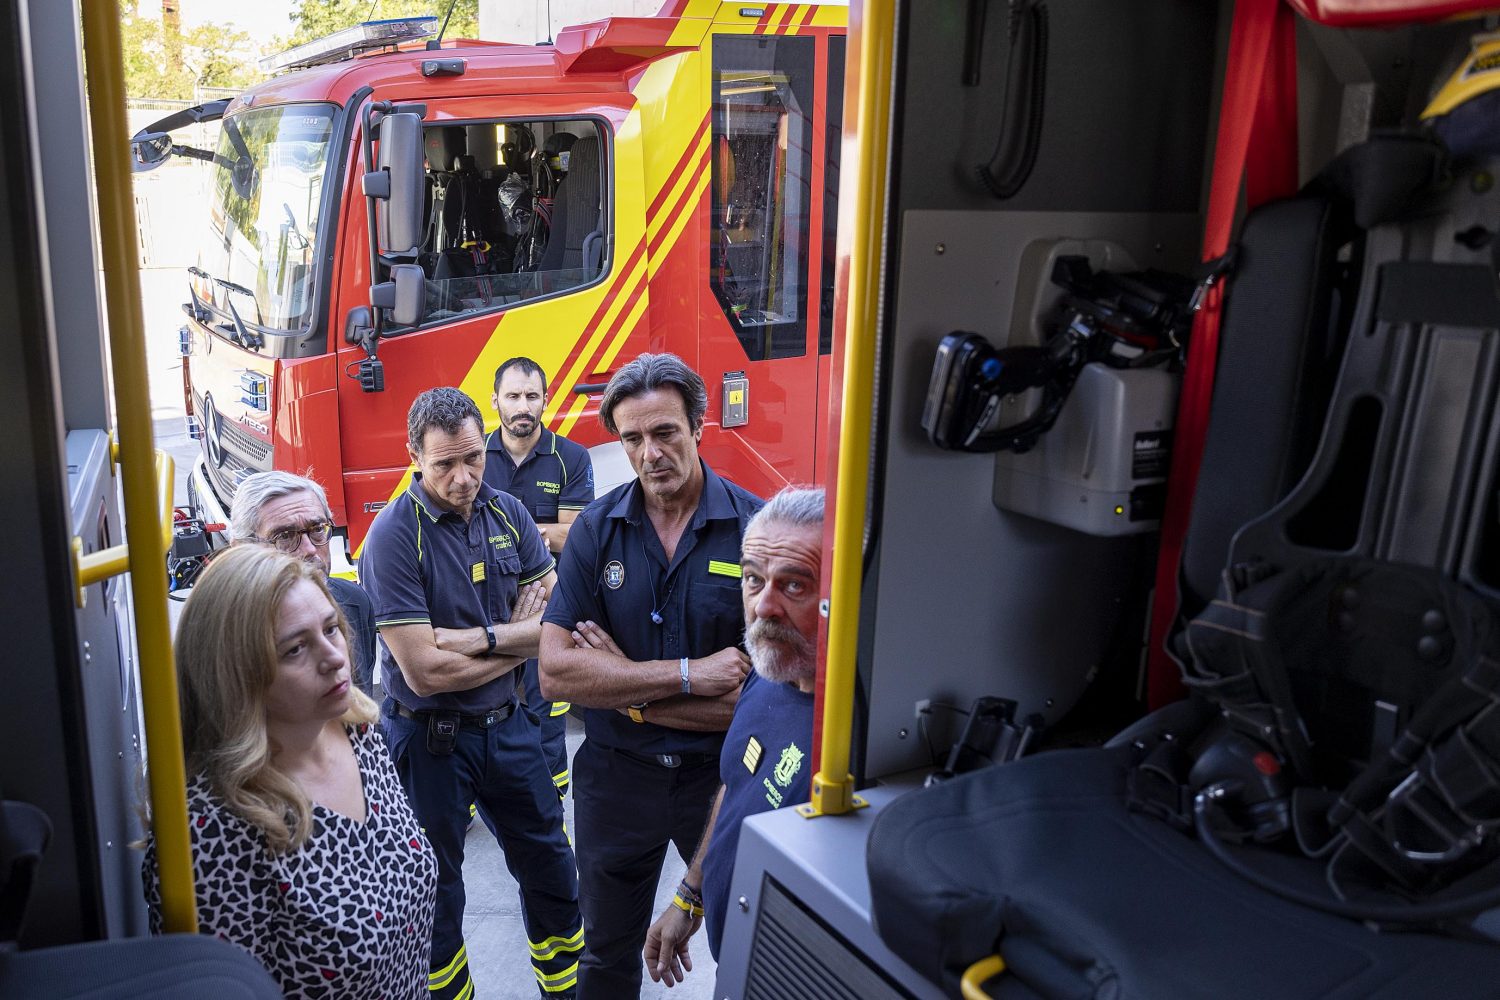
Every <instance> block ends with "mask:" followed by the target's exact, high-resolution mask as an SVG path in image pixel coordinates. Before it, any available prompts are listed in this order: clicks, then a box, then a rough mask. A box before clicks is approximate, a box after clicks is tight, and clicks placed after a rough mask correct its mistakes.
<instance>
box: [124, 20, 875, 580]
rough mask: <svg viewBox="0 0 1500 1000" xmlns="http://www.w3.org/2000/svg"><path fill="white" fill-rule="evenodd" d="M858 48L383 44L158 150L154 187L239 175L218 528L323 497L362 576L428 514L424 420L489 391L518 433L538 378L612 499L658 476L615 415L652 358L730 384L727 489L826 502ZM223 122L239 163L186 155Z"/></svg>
mask: <svg viewBox="0 0 1500 1000" xmlns="http://www.w3.org/2000/svg"><path fill="white" fill-rule="evenodd" d="M844 24H845V10H844V9H843V8H842V7H824V6H818V5H810V4H767V5H762V6H754V7H751V6H744V5H740V4H720V3H718V2H716V0H673V2H671V3H669V4H668V8H667V9H666V10H664V11H663V13H662V14H661V15H660V16H657V17H653V18H613V19H610V20H605V21H599V22H595V23H592V24H586V25H581V26H577V27H571V28H567V29H565V30H563V31H562V32H560V33H559V34H558V36H557V39H556V44H554V45H551V46H547V45H512V44H493V43H479V42H470V41H457V42H454V41H449V42H444V43H442V44H441V46H440V47H438V48H424V47H422V46H421V45H420V44H412V43H419V42H420V41H421V39H422V38H423V37H425V36H426V35H427V34H429V33H431V32H433V31H435V30H436V27H437V19H436V18H417V19H403V20H400V21H383V22H370V23H367V24H365V25H361V26H359V27H357V28H354V29H349V30H347V31H345V32H340V33H339V34H337V35H333V36H329V38H327V39H323V40H320V41H318V42H314V43H309V45H307V46H303V47H301V48H299V49H294V50H291V51H289V52H287V53H283V54H282V55H281V56H279V57H274V58H273V59H272V60H269V62H270V63H271V66H270V68H287V69H289V70H291V71H290V72H286V73H284V74H282V75H279V76H274V77H272V78H271V79H270V80H268V81H267V82H265V83H262V84H260V85H258V86H256V87H254V88H252V89H250V90H248V91H246V92H245V93H244V94H241V95H239V96H238V97H235V98H234V99H233V100H230V101H227V102H219V103H218V104H216V105H206V106H203V107H200V108H195V109H192V110H190V111H188V112H182V113H178V114H177V115H174V116H172V117H171V118H168V119H164V120H163V121H161V122H158V123H156V125H153V126H151V127H149V128H148V129H145V130H143V131H142V132H141V133H138V134H137V135H136V137H135V141H134V142H133V143H132V147H133V153H134V156H135V160H136V164H137V167H138V168H140V169H144V168H149V167H150V166H153V165H155V164H156V163H158V162H160V161H161V160H164V159H165V158H166V157H167V156H169V155H171V154H173V153H178V154H185V155H190V156H197V157H198V158H200V159H204V160H207V161H209V163H210V168H209V169H211V170H212V172H213V173H212V182H211V202H212V207H211V210H210V213H209V218H208V219H207V220H205V222H206V225H205V229H204V232H203V234H202V235H203V239H202V243H201V245H200V249H199V256H198V264H197V266H196V267H194V268H192V269H191V280H190V286H191V289H192V297H191V301H190V302H188V303H186V304H185V305H184V311H185V312H186V313H187V314H188V320H187V323H186V324H185V325H184V327H183V329H182V331H181V344H182V352H183V355H184V359H183V380H184V392H185V395H186V398H187V404H188V413H189V415H188V421H189V426H190V430H191V432H192V433H193V435H194V436H195V437H198V438H200V439H201V440H202V444H203V449H202V454H201V457H200V459H199V461H198V462H197V464H196V467H195V469H194V470H193V474H192V477H191V494H192V503H193V506H194V507H195V508H196V509H197V514H198V515H199V516H201V517H202V518H203V520H204V521H205V522H206V523H209V524H216V523H225V522H226V521H227V514H228V512H229V510H230V509H231V507H232V505H233V502H234V494H235V490H236V488H237V486H238V484H239V483H240V482H241V481H242V480H243V479H244V478H245V477H246V476H248V475H250V474H251V473H254V472H257V471H263V470H269V469H284V470H287V471H293V472H298V473H306V474H309V475H311V476H312V477H314V478H315V479H317V480H318V481H319V482H321V483H322V484H323V486H324V487H325V488H326V489H327V492H328V498H329V502H330V504H331V506H332V509H333V512H334V516H335V519H336V521H337V523H338V524H339V525H340V526H341V527H343V528H345V529H347V535H346V538H347V541H348V545H349V548H348V554H349V555H351V556H352V555H353V554H354V553H355V552H356V551H357V548H358V545H359V543H360V541H361V540H362V538H363V535H364V532H365V530H366V529H367V527H368V525H369V523H370V520H371V518H372V517H373V515H374V514H375V512H376V511H378V510H379V509H380V508H381V507H382V506H383V505H384V504H385V503H386V501H387V500H388V499H389V498H390V497H391V496H393V495H394V494H395V493H396V492H397V491H398V490H399V489H402V488H404V485H405V481H406V477H407V475H408V474H409V472H408V463H407V456H406V452H405V448H404V443H405V415H406V411H407V408H408V406H409V405H410V403H411V401H412V398H413V397H414V396H415V395H416V394H417V393H419V392H421V391H422V390H424V389H427V388H430V387H432V386H437V385H456V386H459V387H461V388H463V389H464V390H465V391H466V392H468V393H469V394H470V395H471V396H472V397H473V398H474V399H475V400H476V401H477V402H478V403H479V404H480V407H481V409H482V410H484V411H485V412H486V413H487V414H488V419H489V421H490V424H489V426H494V424H495V422H496V421H497V418H496V417H495V415H494V413H493V410H492V407H491V405H490V397H491V392H492V381H493V375H494V371H495V368H496V367H497V365H498V364H499V363H500V362H502V361H504V360H505V359H507V358H510V357H513V356H516V355H526V356H529V357H531V358H533V359H535V360H536V361H537V362H538V363H540V364H541V366H542V367H543V369H544V370H545V372H546V374H547V379H548V393H549V400H548V403H547V408H546V411H545V415H544V420H545V422H546V424H547V426H548V427H550V428H551V429H553V430H555V431H557V432H558V433H561V434H564V435H566V436H568V437H571V438H573V439H574V440H577V441H579V442H580V443H582V444H584V445H586V446H590V447H591V448H592V449H593V450H594V454H595V459H596V468H597V470H598V476H597V478H598V481H599V485H600V487H601V488H603V487H605V486H607V485H610V484H612V483H615V482H620V481H623V480H624V479H625V478H626V477H628V475H629V474H630V473H629V469H628V466H627V465H626V463H625V462H624V456H623V452H622V451H621V450H620V449H619V447H618V445H617V444H616V443H614V442H611V441H609V440H607V436H606V435H605V434H604V432H603V431H602V429H601V428H600V426H599V424H598V421H597V420H596V419H595V413H596V409H597V403H598V399H599V396H600V393H601V392H602V390H603V387H604V385H605V383H606V382H607V381H608V379H609V376H610V374H611V373H612V372H613V371H614V370H615V369H616V368H617V367H618V366H619V364H620V363H622V362H623V361H625V360H628V359H630V358H632V357H634V356H635V355H637V354H639V353H641V352H643V351H671V352H674V353H676V354H679V355H681V356H682V357H683V358H684V359H686V360H687V361H688V362H689V363H690V364H692V365H693V366H694V367H695V368H696V369H697V370H698V371H699V372H700V373H701V374H702V375H703V377H704V379H705V381H706V382H707V383H708V387H709V411H708V415H707V426H706V429H705V434H704V438H703V444H702V450H703V453H704V455H705V457H706V459H707V460H708V461H709V462H710V463H711V464H712V465H713V466H714V467H715V468H716V469H717V470H718V471H720V472H721V473H723V474H725V475H727V476H729V477H730V478H731V479H734V480H735V481H737V482H739V483H740V484H742V485H743V486H745V487H746V488H748V489H751V490H754V491H756V492H758V493H762V494H769V493H770V492H773V491H774V490H775V489H777V488H779V487H780V486H781V485H783V484H785V483H788V482H816V481H822V479H823V478H824V475H825V470H824V468H823V462H824V458H823V456H822V455H821V454H820V451H819V449H820V448H821V446H822V442H823V439H824V434H823V433H821V429H822V426H823V419H822V418H823V415H824V413H825V411H826V409H827V399H828V394H829V354H830V350H831V345H832V338H833V329H832V325H833V299H832V292H831V289H832V284H833V263H834V257H833V246H834V228H835V216H836V204H837V196H838V195H837V192H838V178H839V147H840V136H841V133H842V126H843V121H842V103H843V100H842V98H843V67H844V41H845V39H844V30H845V28H844ZM418 116H419V117H418ZM214 117H221V118H222V125H221V128H220V132H219V138H218V142H217V145H216V148H215V149H214V150H212V151H211V152H210V151H206V150H191V149H186V148H184V147H182V146H174V145H173V144H172V142H171V139H170V137H169V136H168V135H167V133H168V132H169V131H170V130H171V129H173V128H176V127H179V126H181V125H183V124H187V123H188V122H192V121H204V120H211V119H212V118H214ZM383 136H385V137H389V141H382V137H383ZM397 137H399V138H397ZM367 174H368V175H370V176H369V177H367V176H366V175H367ZM385 195H389V197H383V196H385ZM413 206H415V207H413ZM377 209H378V210H377ZM377 233H378V234H379V235H378V236H377V235H376V234H377ZM393 237H394V238H395V240H396V242H397V243H399V245H395V244H393V243H392V242H391V240H392V238H393ZM372 242H373V243H374V244H376V246H375V248H374V250H372ZM372 286H373V287H374V289H375V291H374V293H373V299H374V300H375V301H377V302H379V303H380V305H379V306H372Z"/></svg>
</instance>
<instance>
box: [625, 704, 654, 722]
mask: <svg viewBox="0 0 1500 1000" xmlns="http://www.w3.org/2000/svg"><path fill="white" fill-rule="evenodd" d="M649 704H651V703H650V702H649V701H643V702H641V703H640V704H639V705H631V706H630V707H629V708H627V709H625V713H626V714H627V715H629V716H630V721H631V722H645V721H646V717H645V716H644V715H642V714H641V713H642V712H644V711H645V710H646V706H647V705H649Z"/></svg>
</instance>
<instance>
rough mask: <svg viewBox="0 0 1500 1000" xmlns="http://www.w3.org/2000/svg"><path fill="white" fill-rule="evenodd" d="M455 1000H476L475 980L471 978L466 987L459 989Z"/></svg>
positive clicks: (465, 984)
mask: <svg viewBox="0 0 1500 1000" xmlns="http://www.w3.org/2000/svg"><path fill="white" fill-rule="evenodd" d="M429 989H430V988H429ZM453 1000H474V980H472V979H470V980H469V981H468V982H467V983H464V988H463V989H461V990H459V991H458V996H456V997H454V998H453Z"/></svg>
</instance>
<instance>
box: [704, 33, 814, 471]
mask: <svg viewBox="0 0 1500 1000" xmlns="http://www.w3.org/2000/svg"><path fill="white" fill-rule="evenodd" d="M754 28H755V26H753V25H734V26H733V27H731V26H729V25H716V26H715V31H716V32H718V31H720V30H721V29H724V30H725V31H726V33H716V34H714V35H713V37H712V40H711V45H712V52H711V58H710V63H711V65H710V73H711V83H710V87H711V91H710V93H711V100H712V107H711V110H710V130H711V133H710V172H711V178H710V184H709V192H710V193H709V199H708V200H709V211H710V216H709V224H708V231H707V237H706V238H707V241H708V268H709V287H710V289H711V292H712V294H711V295H706V296H703V297H702V299H701V300H700V309H701V319H700V328H701V330H702V348H701V350H702V354H701V358H700V365H701V369H700V370H701V371H702V374H703V376H704V379H705V380H706V381H707V382H708V383H709V387H710V400H711V403H712V401H713V400H714V399H717V400H718V402H719V404H720V405H719V407H718V411H717V412H715V410H714V409H713V408H712V406H711V409H710V413H709V419H710V420H714V419H718V420H719V421H720V422H721V426H722V427H723V429H724V430H725V431H726V432H727V433H725V434H723V435H720V436H719V440H718V441H717V443H716V446H717V447H718V448H720V449H723V450H725V451H726V452H728V453H729V454H728V455H725V456H722V457H720V456H715V455H714V454H713V453H712V451H710V461H715V460H717V461H718V462H720V464H721V465H723V466H725V467H728V468H731V469H734V468H739V469H743V470H745V471H742V472H741V473H740V476H741V479H740V481H741V482H742V483H743V484H744V485H746V486H747V487H749V488H751V489H757V490H760V491H768V490H774V489H776V488H778V487H779V486H781V485H784V484H785V483H788V482H804V483H805V482H814V481H821V478H822V476H823V474H824V470H823V469H822V468H821V467H820V465H819V463H818V461H817V456H816V454H815V449H816V448H818V447H821V446H822V442H823V437H824V435H823V429H824V426H825V423H824V422H825V420H826V414H825V413H824V411H825V409H826V407H827V398H828V397H827V394H826V392H827V379H828V372H829V365H828V355H829V351H830V349H831V345H832V319H833V316H832V312H833V293H832V288H833V259H832V255H833V242H834V240H833V234H834V227H835V217H836V214H837V213H836V206H837V197H838V195H837V187H838V152H839V142H840V137H841V130H842V113H841V112H842V103H843V54H844V38H843V36H842V35H841V34H838V35H835V34H832V33H830V32H829V31H828V30H826V29H816V28H803V29H800V31H799V33H798V34H794V35H790V34H789V35H774V34H770V35H768V34H753V33H750V32H751V31H753V30H754ZM734 29H739V30H734ZM716 383H717V386H716ZM716 388H717V389H718V390H719V392H718V393H717V394H716V393H715V389H716ZM706 440H707V439H706Z"/></svg>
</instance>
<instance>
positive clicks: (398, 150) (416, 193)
mask: <svg viewBox="0 0 1500 1000" xmlns="http://www.w3.org/2000/svg"><path fill="white" fill-rule="evenodd" d="M424 157H425V153H424V151H423V148H422V118H421V116H420V115H416V114H411V113H408V112H401V113H397V114H389V115H385V116H383V117H382V118H381V119H380V164H379V168H378V171H377V172H378V173H383V174H385V175H386V177H387V182H388V183H389V185H390V186H389V188H388V189H387V192H386V197H385V198H383V199H381V200H379V201H377V202H376V225H377V227H378V232H379V238H380V247H381V249H382V250H384V251H385V252H387V253H390V254H395V255H397V256H403V257H405V256H410V257H415V256H416V255H417V253H418V252H419V251H420V250H421V249H422V240H423V239H424V238H425V237H426V232H425V231H424V229H423V226H422V212H423V209H424V207H425V206H424V205H423V201H424V194H425V190H424V184H425V182H426V171H425V170H424V169H423V163H424V162H425V160H424ZM366 190H367V192H368V187H367V189H366Z"/></svg>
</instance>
